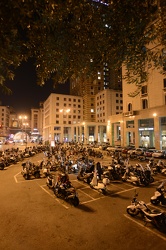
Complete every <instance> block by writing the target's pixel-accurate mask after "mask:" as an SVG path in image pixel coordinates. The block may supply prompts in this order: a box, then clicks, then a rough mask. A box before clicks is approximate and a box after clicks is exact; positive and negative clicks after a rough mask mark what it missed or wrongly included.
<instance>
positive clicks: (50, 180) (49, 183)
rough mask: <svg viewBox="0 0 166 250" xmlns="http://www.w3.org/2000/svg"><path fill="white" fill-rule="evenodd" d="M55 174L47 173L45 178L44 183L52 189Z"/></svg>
mask: <svg viewBox="0 0 166 250" xmlns="http://www.w3.org/2000/svg"><path fill="white" fill-rule="evenodd" d="M55 182H56V181H55V175H53V174H49V175H48V176H47V179H46V185H47V186H48V187H49V188H50V189H53V188H54V187H55Z"/></svg>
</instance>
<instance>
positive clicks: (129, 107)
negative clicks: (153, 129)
mask: <svg viewBox="0 0 166 250" xmlns="http://www.w3.org/2000/svg"><path fill="white" fill-rule="evenodd" d="M128 111H132V104H131V103H129V104H128Z"/></svg>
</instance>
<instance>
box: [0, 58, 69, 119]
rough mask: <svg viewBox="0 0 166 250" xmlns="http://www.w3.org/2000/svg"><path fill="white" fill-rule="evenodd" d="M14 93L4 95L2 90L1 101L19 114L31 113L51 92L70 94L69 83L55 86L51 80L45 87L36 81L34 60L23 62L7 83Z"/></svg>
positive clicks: (0, 92) (0, 93)
mask: <svg viewBox="0 0 166 250" xmlns="http://www.w3.org/2000/svg"><path fill="white" fill-rule="evenodd" d="M5 84H6V85H7V86H8V87H9V88H10V89H11V90H12V92H13V93H12V95H9V96H8V95H4V94H3V93H2V91H0V101H1V105H3V106H12V107H13V108H14V109H15V111H16V112H17V113H18V114H25V113H30V109H31V108H39V103H40V101H45V100H46V99H47V97H48V96H49V95H50V94H51V93H59V94H69V83H67V84H65V86H64V84H59V85H58V87H57V88H56V89H54V88H53V85H52V82H51V80H50V81H48V82H47V83H46V84H45V85H44V86H43V87H40V86H38V85H37V83H36V74H35V68H34V66H33V63H32V62H30V61H29V62H27V63H23V64H22V65H21V66H20V67H19V68H18V69H17V70H16V72H15V79H14V80H13V81H6V83H5Z"/></svg>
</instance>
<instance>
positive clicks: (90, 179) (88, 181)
mask: <svg viewBox="0 0 166 250" xmlns="http://www.w3.org/2000/svg"><path fill="white" fill-rule="evenodd" d="M91 181H92V178H91V177H89V178H87V184H88V185H90V183H91Z"/></svg>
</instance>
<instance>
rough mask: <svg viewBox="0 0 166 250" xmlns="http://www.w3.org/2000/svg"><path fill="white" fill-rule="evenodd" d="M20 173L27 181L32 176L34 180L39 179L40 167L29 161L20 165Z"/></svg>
mask: <svg viewBox="0 0 166 250" xmlns="http://www.w3.org/2000/svg"><path fill="white" fill-rule="evenodd" d="M22 167H23V169H22V171H21V174H22V175H23V177H24V178H25V180H29V179H30V178H31V176H34V177H35V178H36V179H38V178H40V167H39V166H38V165H35V164H33V163H32V162H30V161H27V162H24V163H22Z"/></svg>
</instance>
